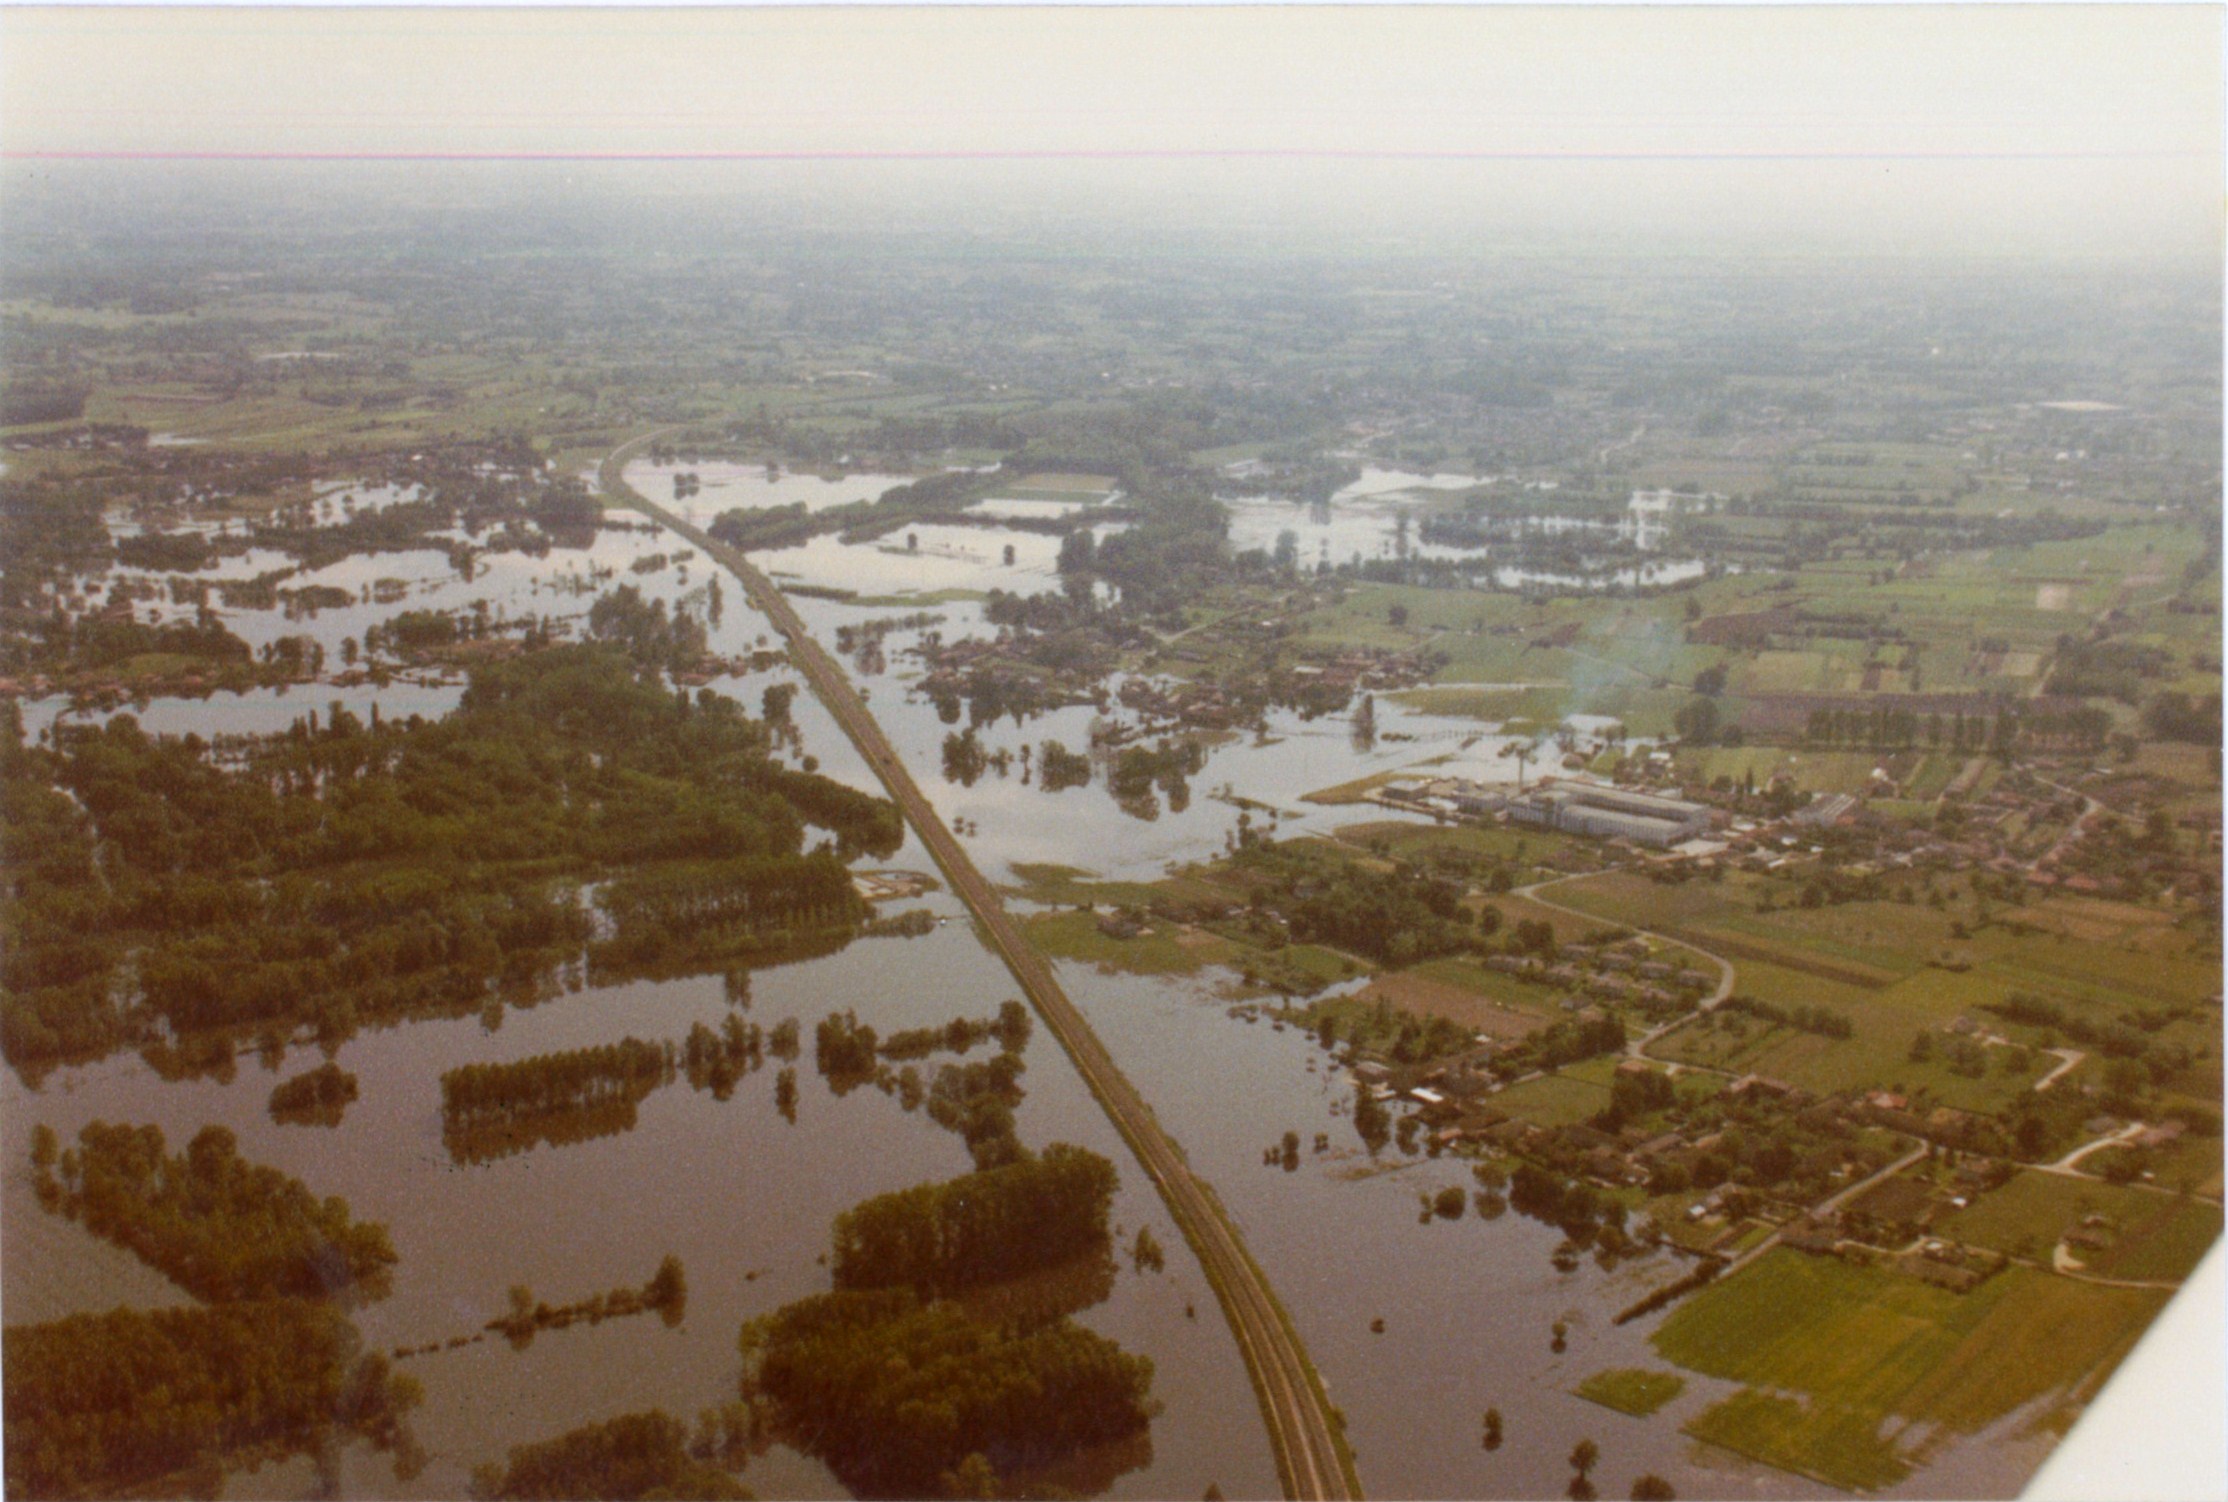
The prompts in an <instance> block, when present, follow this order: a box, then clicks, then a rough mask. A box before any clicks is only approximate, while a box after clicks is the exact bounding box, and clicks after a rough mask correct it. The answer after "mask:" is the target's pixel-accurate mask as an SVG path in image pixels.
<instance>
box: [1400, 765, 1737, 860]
mask: <svg viewBox="0 0 2228 1502" xmlns="http://www.w3.org/2000/svg"><path fill="white" fill-rule="evenodd" d="M1378 796H1379V798H1380V799H1381V801H1383V802H1386V803H1392V804H1397V805H1399V806H1402V807H1406V808H1414V809H1419V810H1421V811H1423V812H1425V813H1431V814H1437V815H1439V816H1441V817H1444V818H1472V819H1493V818H1506V819H1508V820H1509V821H1510V822H1511V823H1515V824H1530V825H1534V826H1537V827H1539V828H1541V829H1552V830H1556V831H1558V832H1560V833H1563V834H1577V835H1587V836H1590V837H1592V838H1594V839H1599V840H1627V841H1630V842H1631V843H1633V844H1635V845H1647V846H1651V847H1653V848H1655V849H1668V848H1670V847H1672V846H1674V845H1683V844H1685V843H1686V842H1687V841H1689V840H1697V839H1704V838H1707V837H1708V836H1709V834H1710V832H1711V831H1712V830H1713V829H1714V828H1715V827H1716V825H1717V823H1718V822H1719V821H1720V820H1721V819H1722V818H1723V815H1722V814H1720V813H1719V812H1718V811H1717V810H1715V809H1712V808H1711V807H1710V806H1709V805H1708V804H1706V803H1690V802H1688V801H1687V800H1686V799H1684V798H1671V797H1666V796H1665V795H1663V794H1661V793H1640V792H1634V791H1632V790H1631V789H1628V788H1620V787H1612V786H1610V785H1609V784H1608V783H1602V782H1586V781H1580V780H1576V779H1562V778H1552V777H1550V778H1543V779H1542V780H1541V781H1540V782H1539V783H1538V784H1537V785H1536V786H1533V787H1531V788H1521V789H1519V790H1518V791H1516V792H1514V793H1510V792H1508V791H1506V790H1505V789H1502V788H1497V787H1492V786H1489V785H1487V784H1485V783H1481V782H1475V781H1472V780H1471V779H1469V778H1467V777H1433V778H1427V779H1424V780H1422V781H1418V782H1401V783H1394V784H1392V785H1390V786H1387V787H1385V788H1384V789H1382V790H1381V791H1380V793H1379V795H1378Z"/></svg>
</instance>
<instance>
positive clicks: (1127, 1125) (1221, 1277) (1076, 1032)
mask: <svg viewBox="0 0 2228 1502" xmlns="http://www.w3.org/2000/svg"><path fill="white" fill-rule="evenodd" d="M657 436H659V435H657V434H651V435H649V436H647V437H643V438H638V439H636V440H634V441H633V442H632V443H629V444H626V445H624V446H622V447H620V448H617V449H614V450H613V451H612V452H611V454H610V455H609V457H607V458H606V459H605V460H604V461H603V465H602V468H601V470H600V471H599V479H600V481H601V483H602V486H603V491H604V494H606V495H608V496H610V497H612V498H613V499H615V500H619V501H624V502H625V503H626V504H628V505H630V506H632V507H634V508H635V509H636V510H638V511H641V512H643V513H644V514H645V515H648V516H649V517H651V518H653V519H654V520H656V521H658V522H659V523H661V524H663V525H664V526H666V527H667V528H670V529H671V530H672V531H674V532H676V533H678V534H680V535H681V536H682V537H684V538H686V539H688V540H689V541H690V542H692V543H694V544H696V545H697V546H698V547H699V548H702V549H703V550H704V552H705V553H706V554H707V555H708V556H710V557H711V558H712V559H713V560H714V561H715V562H717V563H718V564H720V565H721V566H722V567H724V568H726V569H727V570H728V571H729V572H730V573H732V574H733V575H734V576H735V577H736V578H737V579H739V580H740V581H741V582H742V586H743V590H744V592H745V593H746V594H747V595H748V596H749V598H750V602H751V604H752V605H754V606H756V607H757V609H758V611H759V612H760V613H761V614H762V615H764V616H765V617H766V619H767V620H769V621H771V622H772V623H773V626H774V629H775V630H777V631H779V632H780V633H781V634H782V637H783V638H784V639H785V640H786V641H787V643H788V646H789V654H790V659H791V660H792V661H793V662H795V663H796V665H797V668H798V670H799V671H800V672H802V673H803V674H804V676H805V678H806V680H807V681H808V682H809V683H811V685H812V687H813V691H814V692H815V693H817V694H818V695H819V696H820V700H821V702H822V703H823V704H825V705H826V706H827V707H828V711H829V713H831V714H833V715H834V716H835V718H836V723H838V724H839V725H841V726H842V727H843V731H844V734H846V735H848V736H849V737H850V738H851V743H852V744H853V745H855V746H857V747H858V748H859V754H860V755H861V756H863V757H865V758H866V762H867V765H868V766H869V767H871V768H873V770H874V775H875V776H877V777H879V778H880V779H881V780H882V785H883V786H884V787H886V788H888V789H889V791H890V796H891V797H892V798H894V799H895V800H897V805H898V807H899V808H900V809H901V810H903V812H904V814H905V817H906V818H907V819H908V820H910V821H911V823H912V825H913V828H914V829H915V830H917V831H918V832H919V834H920V837H921V843H922V844H924V845H926V846H927V847H928V852H929V854H930V855H931V856H932V857H933V858H934V859H935V861H936V864H937V865H938V866H940V867H942V868H943V872H944V876H945V878H946V879H947V880H948V881H950V882H951V884H952V890H953V891H954V892H955V893H957V894H958V896H959V898H960V900H961V901H962V902H965V903H966V904H967V907H968V909H969V910H970V911H971V912H973V913H974V915H975V917H976V919H977V920H978V921H979V922H980V923H981V924H982V928H983V932H984V934H985V935H986V936H987V937H988V939H989V941H990V943H991V946H992V947H993V948H994V949H996V950H997V951H998V954H999V957H1000V958H1001V959H1003V960H1004V961H1005V962H1006V968H1007V969H1009V970H1011V971H1012V972H1013V976H1014V979H1015V980H1017V981H1019V982H1020V984H1021V989H1022V991H1023V993H1024V994H1026V995H1027V996H1028V998H1029V1001H1030V1004H1031V1005H1032V1006H1034V1007H1035V1008H1036V1010H1037V1015H1038V1016H1040V1017H1042V1018H1043V1019H1044V1022H1045V1026H1046V1027H1048V1028H1049V1029H1051V1031H1052V1034H1053V1036H1055V1037H1057V1038H1058V1039H1059V1040H1060V1045H1061V1047H1063V1048H1065V1049H1066V1050H1067V1053H1068V1057H1069V1058H1070V1059H1072V1060H1074V1061H1075V1067H1076V1070H1077V1072H1078V1073H1080V1074H1081V1075H1082V1076H1083V1081H1084V1083H1085V1084H1086V1085H1088V1086H1089V1087H1090V1089H1091V1093H1092V1094H1093V1095H1095V1096H1097V1097H1098V1101H1099V1104H1100V1105H1101V1106H1102V1107H1104V1108H1105V1110H1106V1114H1107V1115H1108V1116H1109V1117H1111V1118H1112V1119H1113V1122H1114V1125H1115V1127H1116V1129H1117V1130H1119V1131H1120V1132H1121V1134H1122V1138H1123V1140H1124V1141H1126V1142H1127V1143H1128V1144H1129V1148H1130V1151H1131V1152H1132V1153H1134V1154H1135V1155H1136V1157H1137V1161H1138V1163H1139V1164H1140V1165H1142V1166H1143V1168H1144V1170H1145V1172H1146V1173H1147V1174H1148V1175H1149V1176H1150V1177H1151V1178H1152V1180H1153V1185H1154V1187H1155V1188H1157V1189H1158V1190H1159V1191H1160V1196H1161V1199H1162V1200H1164V1201H1165V1202H1166V1203H1167V1205H1168V1211H1169V1214H1171V1215H1172V1216H1174V1217H1175V1220H1176V1224H1177V1226H1178V1228H1179V1229H1181V1230H1182V1232H1183V1233H1184V1238H1185V1240H1187V1241H1188V1242H1190V1243H1191V1248H1192V1251H1193V1252H1194V1253H1195V1254H1196V1255H1197V1256H1198V1258H1199V1265H1200V1268H1201V1270H1202V1271H1204V1272H1205V1273H1206V1275H1207V1281H1208V1283H1209V1284H1211V1285H1212V1286H1213V1288H1214V1290H1215V1296H1216V1298H1217V1299H1219V1300H1220V1301H1221V1304H1222V1311H1223V1314H1224V1315H1225V1316H1226V1317H1227V1318H1228V1319H1229V1321H1230V1329H1231V1333H1232V1334H1234V1335H1235V1336H1236V1337H1237V1340H1238V1351H1239V1353H1240V1354H1241V1355H1242V1356H1243V1357H1244V1358H1245V1363H1246V1370H1247V1372H1248V1373H1249V1374H1250V1375H1251V1377H1252V1379H1253V1386H1254V1392H1255V1395H1256V1396H1257V1397H1258V1398H1259V1399H1260V1403H1261V1416H1262V1418H1263V1420H1264V1421H1265V1422H1266V1423H1267V1425H1268V1429H1269V1442H1270V1445H1271V1447H1272V1448H1273V1449H1274V1451H1275V1453H1276V1463H1277V1472H1278V1476H1279V1478H1280V1479H1281V1480H1282V1482H1283V1485H1284V1494H1285V1495H1286V1496H1287V1497H1359V1496H1360V1495H1361V1483H1360V1481H1359V1479H1358V1478H1357V1477H1356V1475H1355V1472H1354V1462H1353V1457H1352V1455H1351V1454H1350V1452H1349V1451H1348V1450H1347V1448H1346V1444H1345V1440H1344V1438H1343V1437H1342V1435H1341V1433H1340V1429H1339V1421H1338V1419H1337V1418H1336V1417H1334V1415H1333V1410H1332V1408H1331V1404H1330V1400H1329V1399H1328V1397H1326V1396H1325V1394H1324V1392H1323V1385H1322V1381H1321V1379H1320V1378H1319V1377H1318V1376H1317V1374H1316V1371H1315V1367H1314V1365H1313V1363H1311V1362H1310V1361H1309V1360H1308V1357H1307V1351H1306V1349H1305V1348H1304V1347H1302V1346H1301V1344H1300V1338H1299V1335H1298V1333H1297V1332H1296V1331H1294V1330H1293V1328H1292V1325H1291V1322H1290V1321H1289V1320H1288V1319H1287V1318H1286V1317H1285V1313H1284V1310H1283V1309H1282V1307H1280V1306H1279V1305H1278V1303H1277V1300H1276V1295H1275V1293H1274V1292H1273V1291H1272V1290H1271V1289H1270V1287H1269V1282H1268V1279H1267V1278H1266V1277H1265V1276H1263V1274H1262V1272H1261V1269H1260V1268H1259V1267H1257V1266H1255V1265H1254V1261H1253V1258H1252V1257H1251V1255H1250V1254H1248V1253H1247V1251H1246V1249H1245V1243H1244V1241H1243V1240H1242V1239H1241V1238H1240V1237H1239V1235H1238V1231H1237V1228H1236V1227H1235V1226H1233V1225H1231V1223H1230V1219H1229V1217H1228V1216H1227V1215H1225V1214H1224V1213H1223V1209H1222V1205H1221V1202H1220V1201H1218V1200H1217V1199H1216V1198H1215V1195H1214V1191H1213V1190H1212V1189H1210V1188H1209V1187H1208V1186H1207V1185H1206V1184H1205V1183H1204V1182H1203V1181H1202V1180H1200V1179H1199V1178H1198V1177H1197V1176H1196V1175H1194V1174H1193V1173H1192V1171H1191V1169H1190V1167H1189V1166H1188V1165H1187V1164H1186V1163H1185V1161H1184V1157H1183V1154H1182V1152H1181V1151H1180V1150H1179V1149H1178V1148H1177V1146H1176V1144H1175V1143H1174V1142H1173V1141H1172V1140H1170V1138H1169V1136H1168V1134H1167V1133H1166V1132H1164V1131H1162V1130H1161V1128H1160V1123H1159V1121H1158V1120H1157V1119H1156V1118H1155V1117H1154V1115H1153V1111H1152V1108H1151V1107H1150V1106H1148V1105H1146V1104H1145V1100H1144V1097H1142V1096H1140V1095H1139V1094H1138V1093H1137V1090H1136V1088H1135V1087H1134V1086H1132V1085H1131V1084H1130V1082H1129V1079H1128V1077H1127V1076H1125V1075H1124V1074H1123V1073H1122V1071H1121V1070H1120V1069H1119V1068H1118V1067H1117V1066H1116V1065H1115V1063H1114V1059H1113V1056H1112V1055H1110V1054H1109V1053H1108V1052H1107V1051H1106V1046H1105V1045H1104V1044H1102V1043H1100V1042H1099V1039H1098V1034H1097V1033H1095V1032H1093V1031H1092V1030H1091V1025H1090V1023H1088V1022H1087V1021H1085V1020H1084V1017H1083V1014H1082V1013H1081V1012H1080V1011H1078V1010H1077V1009H1076V1006H1075V1003H1074V1002H1072V1001H1070V1000H1069V999H1068V995H1067V992H1066V991H1064V990H1063V989H1061V986H1060V982H1059V980H1058V979H1057V978H1056V977H1055V976H1054V975H1053V973H1052V967H1051V966H1050V965H1048V964H1046V963H1045V961H1044V957H1043V956H1042V955H1040V954H1038V953H1037V951H1036V949H1035V948H1034V947H1033V946H1032V945H1031V944H1030V943H1029V941H1028V940H1027V939H1026V938H1024V937H1023V936H1022V933H1021V929H1020V927H1019V925H1017V924H1016V923H1015V922H1014V920H1013V918H1012V917H1011V915H1009V914H1008V913H1007V912H1006V908H1005V903H1004V902H1003V901H1002V900H1001V899H1000V898H999V896H998V893H997V891H996V889H994V888H993V887H992V886H991V884H990V883H989V882H988V881H986V880H984V878H983V875H982V873H981V872H980V871H978V870H976V869H975V863H974V862H973V861H972V860H970V859H969V858H968V856H967V852H966V850H965V849H963V848H962V847H961V846H960V843H959V841H958V840H957V839H955V838H954V837H953V836H952V833H951V831H950V830H949V829H947V828H945V827H944V821H943V820H942V819H941V818H939V817H938V816H937V813H936V810H935V809H934V808H933V807H932V806H931V805H930V804H929V801H928V799H927V798H926V797H924V796H923V795H922V793H921V790H920V788H919V786H918V785H917V784H915V783H914V781H913V777H912V774H911V773H909V772H908V771H906V769H905V764H904V763H903V762H902V761H900V760H899V759H898V755H897V752H896V750H895V749H894V748H893V747H892V746H891V745H890V742H889V739H888V737H886V736H885V735H883V733H882V727H881V726H880V725H878V724H877V723H875V720H874V717H873V716H872V715H871V714H869V713H868V712H867V708H866V703H865V701H864V700H862V699H860V697H859V695H858V693H857V691H856V690H854V689H853V688H852V687H851V683H850V680H849V679H848V678H846V677H845V676H844V675H843V671H842V669H841V668H839V667H838V666H837V665H836V662H835V659H833V658H832V657H830V656H829V655H828V654H827V653H826V652H825V651H823V650H822V649H821V647H820V644H819V643H818V642H816V641H814V640H813V638H812V634H811V632H810V631H808V630H807V629H806V628H805V623H804V620H803V618H802V617H801V616H799V615H798V614H797V612H796V609H795V607H793V606H792V605H791V604H790V603H789V600H788V598H787V597H786V596H784V595H783V594H782V592H781V591H780V590H779V589H778V588H776V587H775V585H774V583H773V581H772V580H770V579H768V578H767V577H766V576H765V575H764V574H762V573H761V572H759V570H758V569H757V568H755V567H754V566H753V565H752V564H751V562H750V560H749V559H748V558H746V557H744V556H743V555H742V554H741V553H739V552H737V551H736V550H735V549H733V548H730V547H727V546H726V545H725V544H723V543H720V542H716V541H714V540H713V539H712V537H711V536H710V534H708V533H706V532H705V531H703V530H702V529H701V528H698V527H696V526H693V525H691V524H690V523H688V522H687V521H685V520H683V519H682V518H681V517H679V516H677V515H675V514H674V513H673V512H672V511H670V510H668V509H666V508H665V507H663V506H660V505H658V504H656V503H655V502H653V501H651V500H649V499H648V498H647V497H645V496H643V495H641V494H639V493H638V492H636V491H635V490H634V489H632V488H631V487H630V486H628V484H627V483H626V478H625V474H624V471H625V469H626V464H627V461H628V460H629V459H630V458H632V457H633V455H634V453H635V452H636V451H637V450H638V449H640V448H641V447H642V446H644V445H645V444H647V443H649V442H650V440H651V438H654V437H657Z"/></svg>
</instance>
